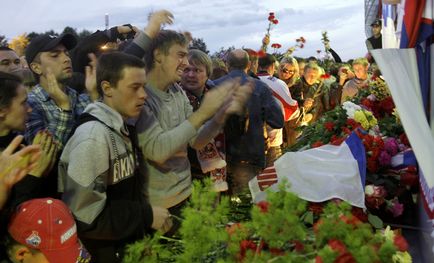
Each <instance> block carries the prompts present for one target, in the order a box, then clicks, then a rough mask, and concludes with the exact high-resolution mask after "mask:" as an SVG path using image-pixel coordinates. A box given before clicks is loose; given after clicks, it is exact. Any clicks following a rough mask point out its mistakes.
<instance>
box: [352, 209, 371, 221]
mask: <svg viewBox="0 0 434 263" xmlns="http://www.w3.org/2000/svg"><path fill="white" fill-rule="evenodd" d="M351 214H353V216H355V217H357V219H359V220H360V221H361V222H364V223H366V222H368V215H367V214H366V213H365V212H364V211H363V209H362V208H359V207H355V206H353V207H352V208H351Z"/></svg>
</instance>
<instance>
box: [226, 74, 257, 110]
mask: <svg viewBox="0 0 434 263" xmlns="http://www.w3.org/2000/svg"><path fill="white" fill-rule="evenodd" d="M253 90H254V84H253V82H247V83H246V84H244V85H239V84H238V85H235V87H234V92H233V93H232V97H231V103H230V105H229V107H228V108H227V109H226V114H228V115H231V114H237V115H240V116H241V115H243V113H244V108H245V107H244V106H245V105H246V103H247V101H248V100H249V99H250V96H251V95H252V93H253Z"/></svg>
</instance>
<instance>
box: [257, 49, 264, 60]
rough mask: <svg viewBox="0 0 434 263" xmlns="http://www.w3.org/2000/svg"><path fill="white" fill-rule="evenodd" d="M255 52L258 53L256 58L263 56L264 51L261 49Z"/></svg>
mask: <svg viewBox="0 0 434 263" xmlns="http://www.w3.org/2000/svg"><path fill="white" fill-rule="evenodd" d="M256 54H257V55H258V58H263V57H265V51H264V50H262V49H261V50H259V51H258V52H257V53H256Z"/></svg>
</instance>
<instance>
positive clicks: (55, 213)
mask: <svg viewBox="0 0 434 263" xmlns="http://www.w3.org/2000/svg"><path fill="white" fill-rule="evenodd" d="M8 231H9V234H10V235H11V236H12V238H13V239H15V240H16V241H17V242H18V243H20V244H22V245H25V246H27V247H29V248H33V249H36V250H39V251H41V252H42V253H43V254H44V256H45V257H46V258H47V259H48V260H49V261H50V262H64V263H78V262H79V263H87V262H90V258H91V257H90V254H89V253H88V252H87V250H86V249H85V248H84V247H83V245H81V243H80V241H79V239H78V237H77V226H76V225H75V221H74V218H73V217H72V214H71V212H70V210H69V209H68V207H67V206H66V205H65V204H64V203H63V202H62V201H60V200H57V199H53V198H42V199H32V200H30V201H27V202H24V203H22V204H21V205H20V206H19V207H18V208H17V211H16V212H15V213H14V214H13V215H12V218H11V220H10V221H9V227H8Z"/></svg>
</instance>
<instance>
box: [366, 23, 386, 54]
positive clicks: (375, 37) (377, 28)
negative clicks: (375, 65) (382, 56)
mask: <svg viewBox="0 0 434 263" xmlns="http://www.w3.org/2000/svg"><path fill="white" fill-rule="evenodd" d="M371 30H372V36H371V37H370V38H368V39H366V41H365V44H366V48H367V49H368V51H371V50H372V49H379V48H380V49H381V48H382V46H383V43H382V35H381V20H380V19H376V20H375V21H374V22H373V23H372V24H371Z"/></svg>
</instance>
